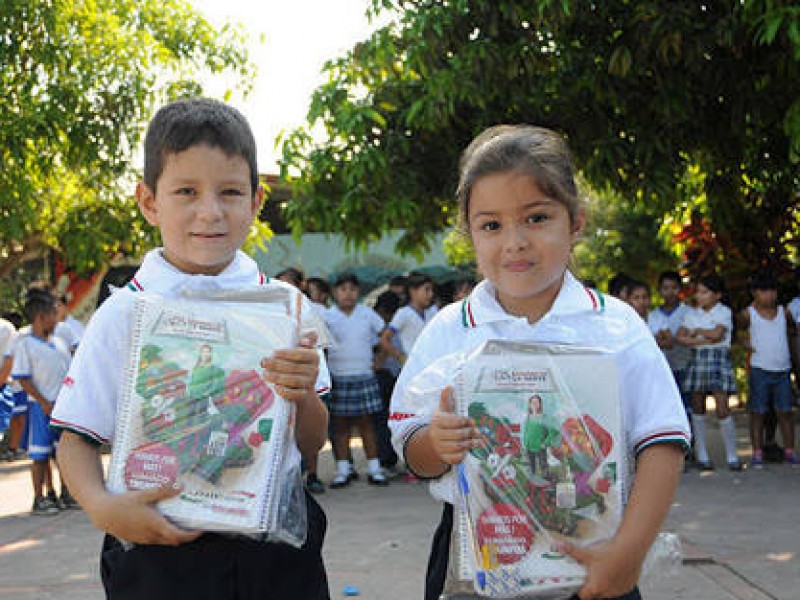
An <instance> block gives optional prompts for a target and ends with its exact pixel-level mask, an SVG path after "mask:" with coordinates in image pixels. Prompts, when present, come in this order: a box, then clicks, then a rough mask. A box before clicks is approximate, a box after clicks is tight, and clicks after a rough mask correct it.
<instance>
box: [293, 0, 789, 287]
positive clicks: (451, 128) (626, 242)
mask: <svg viewBox="0 0 800 600" xmlns="http://www.w3.org/2000/svg"><path fill="white" fill-rule="evenodd" d="M794 4H795V3H789V2H779V1H777V0H755V1H753V2H744V3H742V2H738V1H735V0H728V1H724V2H712V3H685V2H664V1H663V0H643V1H641V2H635V3H632V2H629V1H627V0H613V1H608V2H579V1H577V0H560V1H557V0H533V1H529V0H526V1H522V0H448V1H447V2H430V1H429V0H373V1H372V8H371V10H372V11H373V12H374V13H381V12H383V11H387V10H388V11H395V12H396V13H397V18H396V19H395V21H394V22H392V23H391V24H389V25H387V26H385V27H383V28H382V29H380V30H378V31H377V32H376V33H375V34H374V35H372V36H371V37H370V38H369V39H367V40H365V41H363V42H361V43H359V44H358V45H356V46H355V47H354V48H353V49H352V50H351V51H350V52H348V53H347V54H346V55H345V56H343V57H341V58H338V59H336V60H332V61H331V62H329V63H328V65H327V66H326V69H325V70H326V73H327V75H328V81H327V83H325V84H324V85H322V86H321V87H320V88H318V89H317V90H316V91H315V93H314V95H313V98H312V102H311V107H310V110H309V114H308V126H307V127H304V128H301V129H299V130H296V131H294V132H291V133H289V134H288V135H287V136H286V137H285V138H284V145H283V163H282V174H283V175H284V176H285V177H287V178H290V179H292V181H293V184H294V186H295V189H296V193H297V195H296V196H295V198H296V200H294V201H293V202H292V203H290V206H289V215H288V216H289V219H290V222H291V223H292V224H293V226H294V228H295V230H296V231H300V230H312V231H313V230H331V229H336V230H337V231H343V232H344V233H345V235H346V236H347V237H348V238H349V239H350V240H352V241H353V242H354V243H355V244H365V243H367V242H368V241H370V240H371V239H374V238H375V237H376V236H378V235H379V234H380V232H381V231H384V230H387V229H395V228H405V229H406V232H407V233H406V235H405V236H404V237H403V238H402V239H401V240H400V242H399V243H398V250H399V251H401V252H411V251H414V250H415V249H417V248H418V246H419V245H422V246H423V247H424V245H425V243H426V241H427V239H428V236H429V234H431V233H432V232H437V231H442V230H446V229H447V228H449V227H452V226H453V224H454V222H455V217H454V205H455V202H454V188H455V182H456V171H457V163H458V156H459V153H460V151H461V150H462V149H463V148H464V147H465V146H466V144H467V143H468V141H469V140H470V139H471V138H472V137H473V136H474V135H475V134H476V133H477V132H479V131H480V130H482V129H484V128H485V127H486V126H489V125H493V124H496V123H501V122H526V123H536V124H539V125H543V126H546V127H550V128H553V129H556V130H558V131H561V132H562V133H564V134H565V135H566V136H567V137H568V140H569V144H570V147H571V148H572V149H573V152H574V155H575V160H576V163H577V165H578V167H579V169H580V171H581V173H582V175H583V177H584V178H585V180H586V182H587V184H588V185H589V186H590V187H591V188H592V189H594V190H600V191H601V192H600V193H598V194H596V196H597V198H598V200H597V201H596V202H597V203H602V204H603V205H604V206H600V205H599V204H598V205H597V206H595V207H594V214H595V218H596V220H597V221H596V223H598V224H597V225H596V226H595V229H594V231H596V232H598V233H599V232H602V233H603V235H602V236H600V238H599V239H587V241H586V242H585V245H584V247H583V249H582V250H581V251H580V252H579V257H578V258H579V259H580V261H581V262H584V263H585V264H588V265H593V266H591V267H590V270H592V269H597V271H596V272H589V273H586V274H585V275H587V276H593V277H595V278H597V279H598V280H600V281H603V280H604V279H605V274H606V273H607V272H609V271H610V269H611V268H612V267H611V265H615V266H614V269H616V268H617V266H616V265H619V266H623V265H624V267H625V269H626V270H629V271H633V272H635V273H641V274H643V275H644V274H647V273H649V272H650V271H652V270H654V269H655V268H657V266H659V265H660V264H662V262H664V261H666V260H668V259H672V260H674V259H675V258H676V255H675V252H673V253H672V254H671V255H670V253H669V252H668V251H667V250H665V248H664V244H665V243H669V239H668V238H669V236H667V235H666V234H665V233H664V232H663V231H662V236H661V238H659V236H658V232H659V228H660V225H661V223H662V222H663V221H664V220H665V219H666V220H670V221H671V222H674V221H675V220H676V219H679V218H682V217H681V215H684V216H685V214H686V207H687V206H689V205H692V204H696V203H698V202H701V204H702V206H703V210H704V211H705V214H706V215H707V216H708V218H709V219H710V220H711V222H712V223H713V227H714V229H715V231H716V233H717V235H719V236H720V237H721V238H725V239H726V240H728V243H725V244H721V247H722V250H721V255H720V257H719V260H718V265H719V266H720V267H721V268H723V269H728V268H732V267H731V263H736V264H737V265H739V267H738V268H740V269H744V268H752V267H755V266H756V265H757V264H762V263H764V264H771V265H773V266H777V267H780V268H784V269H787V268H788V266H789V265H788V260H789V259H790V258H791V257H793V256H796V255H797V248H798V235H799V234H800V225H798V220H797V214H798V212H799V211H800V200H799V198H800V194H798V181H797V177H796V174H795V171H796V165H795V161H796V160H797V157H798V156H800V35H798V26H799V25H798V9H797V7H796V6H794ZM312 130H315V131H316V130H321V131H324V132H325V138H324V140H323V141H321V142H319V143H317V142H315V141H314V138H313V137H312V136H311V131H312ZM691 168H695V169H699V171H700V172H701V173H702V174H703V177H702V178H700V180H701V182H702V189H700V190H699V192H697V193H696V194H695V195H694V196H687V188H686V186H685V181H686V176H687V172H688V170H689V169H691ZM692 193H695V192H692ZM701 197H702V201H701V200H699V198H701ZM301 199H302V200H301ZM604 261H605V263H606V265H605V266H601V265H603V263H604ZM617 261H619V262H617ZM673 265H674V263H673ZM673 265H670V266H673Z"/></svg>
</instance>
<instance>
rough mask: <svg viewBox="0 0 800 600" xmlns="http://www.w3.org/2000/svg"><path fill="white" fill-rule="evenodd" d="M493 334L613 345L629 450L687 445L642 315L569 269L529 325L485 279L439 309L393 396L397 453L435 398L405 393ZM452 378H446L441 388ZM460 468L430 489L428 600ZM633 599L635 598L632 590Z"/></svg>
mask: <svg viewBox="0 0 800 600" xmlns="http://www.w3.org/2000/svg"><path fill="white" fill-rule="evenodd" d="M489 339H504V340H509V341H525V342H541V343H563V344H578V345H583V346H590V347H598V348H608V349H610V350H611V351H612V353H613V356H614V357H615V362H616V365H617V368H618V370H619V378H620V394H621V402H622V414H623V423H625V436H626V445H627V449H628V452H629V453H630V454H631V455H632V456H637V455H638V454H639V453H640V452H642V451H643V450H644V449H645V448H647V447H649V446H651V445H653V444H659V443H670V444H676V445H678V446H680V447H681V448H682V449H684V450H685V449H687V448H688V442H689V426H688V422H687V420H686V415H685V413H684V410H683V406H682V403H681V400H680V396H679V394H678V389H677V387H676V384H675V381H674V379H673V377H672V373H671V372H670V369H669V366H668V364H667V362H666V360H665V359H664V356H663V354H662V353H661V351H660V350H659V348H658V346H657V345H656V344H655V340H653V337H652V335H651V334H650V331H649V330H648V328H647V326H646V325H645V323H644V322H643V321H642V320H641V318H640V317H639V316H638V315H637V314H636V313H635V312H634V311H633V309H631V308H630V307H629V306H628V305H627V304H625V303H623V302H620V301H618V300H616V299H615V298H608V297H606V296H603V295H601V294H599V293H598V292H595V291H594V290H590V289H588V288H586V287H584V286H583V285H581V284H580V283H579V282H578V281H577V280H576V279H575V278H574V277H573V275H572V274H571V273H569V272H568V271H567V272H566V273H565V276H564V282H563V284H562V287H561V290H560V291H559V293H558V295H557V297H556V299H555V301H554V303H553V306H552V307H551V309H550V311H549V312H548V313H547V314H546V315H544V316H543V317H542V318H541V319H540V320H539V321H538V322H537V323H535V324H533V325H531V324H530V323H529V322H528V320H527V319H526V318H524V317H516V316H513V315H510V314H508V313H507V312H505V310H503V308H502V307H501V306H500V304H499V303H498V301H497V293H496V290H495V288H494V286H493V284H492V283H491V282H490V281H488V280H484V281H482V282H481V283H479V284H478V285H477V286H476V288H475V289H474V290H473V291H472V293H471V294H470V295H469V296H468V297H467V298H466V299H465V300H464V301H463V302H459V303H454V304H451V305H449V306H447V307H445V308H444V309H442V310H441V311H440V312H439V314H438V315H437V316H436V317H435V318H434V319H433V320H432V321H431V323H430V324H428V326H427V327H426V328H425V330H424V331H423V332H422V333H421V334H420V337H419V339H418V340H417V343H416V345H415V346H414V350H413V351H412V353H411V355H410V357H409V359H408V362H406V364H405V366H404V368H403V370H402V372H401V373H400V377H399V378H398V380H397V384H396V386H395V390H394V394H393V396H392V414H391V416H390V427H391V428H392V433H393V441H394V444H395V447H396V449H397V451H398V453H401V455H402V456H405V445H406V443H407V441H408V440H409V438H410V437H411V436H412V435H413V434H414V433H415V432H416V431H417V430H418V429H419V428H420V427H423V426H425V425H427V424H428V423H429V422H430V418H431V415H432V414H433V413H434V412H435V411H436V410H437V409H438V396H437V397H436V398H435V399H434V398H433V397H431V400H430V403H429V404H428V405H427V406H417V405H415V404H414V403H413V401H412V400H411V399H410V398H407V397H406V395H405V391H406V389H408V387H409V385H410V383H411V382H412V380H413V379H414V377H415V376H416V375H418V374H419V373H420V372H421V371H423V370H424V369H425V368H426V367H428V366H430V365H431V364H433V363H434V362H435V361H436V360H437V359H440V358H442V357H444V356H447V355H451V354H453V353H456V352H460V351H466V350H469V349H471V348H474V347H476V346H477V345H479V344H480V343H481V342H484V341H486V340H489ZM447 383H448V382H447V380H446V376H443V378H442V386H443V385H446V384H447ZM455 490H456V481H455V470H450V471H449V472H447V473H445V474H444V475H443V476H442V477H440V478H438V479H434V480H431V482H430V491H431V494H432V495H433V496H434V497H435V498H436V499H437V500H440V501H442V502H444V503H445V509H444V512H443V515H442V522H441V524H440V527H439V530H437V533H436V535H435V537H434V542H433V548H432V551H431V556H430V562H429V565H428V574H427V584H426V596H425V597H426V599H427V600H435V599H436V598H438V595H439V594H440V593H441V590H442V587H443V585H444V578H445V573H446V569H447V563H448V558H449V543H450V536H451V532H452V504H454V502H455V501H456V496H455V494H456V492H455ZM628 597H630V598H636V597H638V592H636V593H635V595H632V596H628Z"/></svg>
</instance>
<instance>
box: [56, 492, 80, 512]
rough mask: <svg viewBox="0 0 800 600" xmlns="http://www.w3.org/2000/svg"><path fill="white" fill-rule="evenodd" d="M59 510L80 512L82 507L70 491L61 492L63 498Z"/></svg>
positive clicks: (60, 500)
mask: <svg viewBox="0 0 800 600" xmlns="http://www.w3.org/2000/svg"><path fill="white" fill-rule="evenodd" d="M59 508H62V509H66V510H80V508H81V505H80V504H78V501H77V500H75V498H73V497H72V494H70V493H69V491H68V490H62V491H61V498H60V499H59Z"/></svg>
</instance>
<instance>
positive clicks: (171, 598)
mask: <svg viewBox="0 0 800 600" xmlns="http://www.w3.org/2000/svg"><path fill="white" fill-rule="evenodd" d="M306 505H307V507H308V508H307V510H308V538H307V540H306V543H305V545H303V547H302V548H293V547H292V546H288V545H286V544H273V543H264V542H258V541H255V540H251V539H249V538H245V537H226V536H222V535H217V534H214V533H208V534H205V535H203V536H201V537H200V538H198V539H197V540H195V541H194V542H191V543H189V544H184V545H181V546H177V547H172V546H134V547H133V548H132V549H130V550H127V551H126V550H124V549H123V547H122V545H121V544H120V542H119V540H117V538H115V537H113V536H110V535H107V536H106V537H105V540H104V542H103V551H102V555H101V560H100V570H101V575H102V579H103V586H104V587H105V590H106V597H107V598H109V599H110V600H178V599H180V598H191V599H192V600H298V599H303V600H330V595H329V592H328V580H327V576H326V574H325V566H324V565H323V563H322V543H323V541H324V538H325V530H326V528H327V519H326V517H325V513H324V512H323V511H322V509H321V508H320V506H319V505H318V504H317V503H316V501H315V500H314V499H313V498H312V497H311V496H310V495H308V494H306Z"/></svg>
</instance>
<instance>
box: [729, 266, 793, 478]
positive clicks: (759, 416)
mask: <svg viewBox="0 0 800 600" xmlns="http://www.w3.org/2000/svg"><path fill="white" fill-rule="evenodd" d="M750 291H751V293H752V294H753V303H752V304H751V305H750V306H748V307H747V308H745V309H744V310H743V311H741V313H740V314H739V327H740V331H741V332H742V333H745V332H746V333H747V335H746V336H745V340H744V343H745V347H747V349H748V350H749V351H750V373H749V377H748V381H749V384H750V386H749V387H750V398H749V399H748V409H749V412H750V442H751V444H752V446H753V456H752V458H751V460H750V465H751V466H752V467H753V468H756V469H763V468H764V453H763V444H764V439H763V438H764V414H765V413H766V412H767V410H768V409H769V406H770V404H772V405H774V407H775V411H776V413H777V416H778V425H779V426H780V430H781V436H782V438H783V443H784V446H785V448H784V455H785V456H784V460H785V461H786V462H787V463H789V464H790V465H792V466H793V467H800V460H798V458H797V456H796V455H795V452H794V422H793V419H792V405H793V404H794V395H793V393H792V382H791V371H792V358H793V357H792V354H793V353H792V352H791V350H790V343H789V340H790V339H792V337H793V336H794V331H795V323H794V320H793V319H792V317H791V315H790V314H789V312H788V311H787V310H786V309H785V308H784V307H783V306H779V305H778V280H777V279H776V278H775V277H774V276H773V275H772V274H771V273H766V272H759V273H756V275H755V276H754V277H753V279H752V281H751V284H750ZM795 359H796V357H795Z"/></svg>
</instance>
